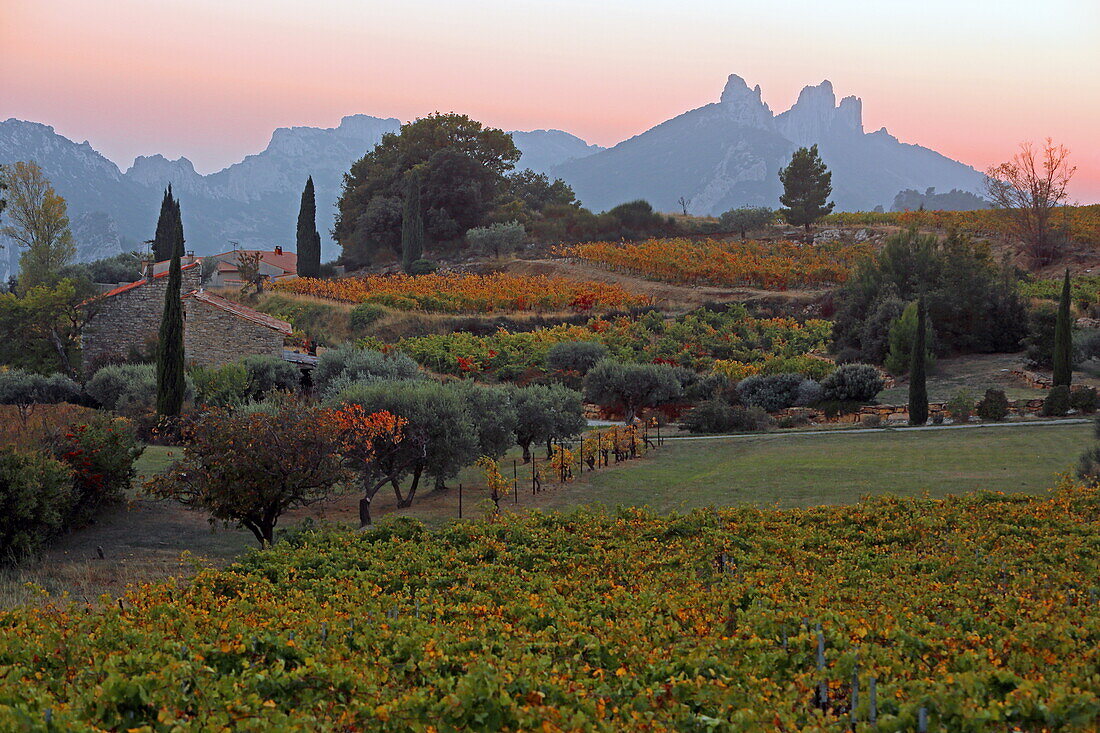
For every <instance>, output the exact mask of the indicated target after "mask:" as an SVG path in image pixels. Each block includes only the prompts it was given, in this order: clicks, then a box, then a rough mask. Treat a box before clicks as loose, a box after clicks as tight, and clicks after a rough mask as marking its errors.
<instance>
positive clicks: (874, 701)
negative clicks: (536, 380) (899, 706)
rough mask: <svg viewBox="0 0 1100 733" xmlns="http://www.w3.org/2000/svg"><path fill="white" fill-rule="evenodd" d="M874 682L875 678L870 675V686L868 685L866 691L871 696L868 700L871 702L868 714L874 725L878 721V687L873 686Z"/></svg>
mask: <svg viewBox="0 0 1100 733" xmlns="http://www.w3.org/2000/svg"><path fill="white" fill-rule="evenodd" d="M876 682H877V680H876V679H875V678H874V677H872V678H871V687H870V690H868V692H869V694H870V697H871V700H870V702H871V714H870V722H871V725H874V724H875V723H877V722H878V688H877V687H876V686H875V683H876Z"/></svg>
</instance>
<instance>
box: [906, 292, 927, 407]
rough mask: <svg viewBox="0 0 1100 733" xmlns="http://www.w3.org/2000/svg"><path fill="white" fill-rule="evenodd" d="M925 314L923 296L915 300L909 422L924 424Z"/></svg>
mask: <svg viewBox="0 0 1100 733" xmlns="http://www.w3.org/2000/svg"><path fill="white" fill-rule="evenodd" d="M927 330H928V326H927V314H926V313H925V307H924V298H921V299H920V300H918V301H917V332H916V334H915V335H914V338H913V351H912V353H911V354H910V358H911V361H910V362H909V424H910V425H924V423H926V422H928V384H927V375H926V373H925V372H926V368H927V363H926V361H925V359H926V357H925V350H926V346H925V336H926V334H927Z"/></svg>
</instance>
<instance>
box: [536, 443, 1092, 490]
mask: <svg viewBox="0 0 1100 733" xmlns="http://www.w3.org/2000/svg"><path fill="white" fill-rule="evenodd" d="M1094 440H1095V439H1094V438H1093V427H1092V425H1085V424H1066V425H1056V426H1038V425H1036V426H1028V427H990V428H978V429H968V430H943V431H925V432H884V433H844V432H838V433H837V434H835V435H806V436H798V435H790V434H788V435H783V434H770V435H762V436H759V437H751V438H725V439H715V440H695V441H668V442H666V443H665V446H664V447H663V448H661V449H660V450H659V451H657V452H655V453H652V454H651V457H649V458H647V459H645V460H641V461H636V462H633V463H630V464H624V465H621V466H619V467H615V468H613V469H612V470H604V471H600V472H594V473H586V474H584V478H583V479H582V480H580V481H579V482H577V483H576V484H572V485H568V486H565V487H562V488H556V489H553V490H552V491H550V492H547V493H546V494H544V499H543V501H541V502H539V503H540V504H541V505H543V506H544V507H545V508H548V509H549V508H563V507H568V506H574V505H578V504H585V503H592V502H598V503H603V504H607V505H609V506H616V505H619V504H626V505H649V506H652V507H653V508H655V509H658V510H661V511H669V510H673V509H689V508H693V507H702V506H711V505H715V506H731V505H736V504H778V505H779V506H783V507H801V506H812V505H816V504H849V503H852V502H855V501H857V500H858V499H859V498H860V497H861V496H865V495H867V494H882V493H894V494H899V495H909V496H920V495H923V494H928V495H929V496H933V497H940V496H945V495H947V494H958V493H963V492H967V491H975V490H979V489H988V490H994V491H1006V492H1016V491H1025V492H1041V491H1044V490H1046V489H1048V488H1050V487H1052V486H1053V485H1054V484H1055V482H1056V481H1057V475H1058V474H1059V473H1066V472H1072V471H1073V468H1074V465H1075V463H1076V460H1077V457H1078V456H1079V455H1080V454H1081V452H1082V451H1084V450H1085V448H1087V447H1088V446H1089V445H1091V444H1092V443H1093V442H1094Z"/></svg>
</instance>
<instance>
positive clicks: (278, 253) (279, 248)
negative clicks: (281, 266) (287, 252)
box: [275, 244, 283, 255]
mask: <svg viewBox="0 0 1100 733" xmlns="http://www.w3.org/2000/svg"><path fill="white" fill-rule="evenodd" d="M282 253H283V248H282V247H280V246H279V245H277V244H276V245H275V254H277V255H281V254H282Z"/></svg>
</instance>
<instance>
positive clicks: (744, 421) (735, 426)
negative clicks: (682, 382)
mask: <svg viewBox="0 0 1100 733" xmlns="http://www.w3.org/2000/svg"><path fill="white" fill-rule="evenodd" d="M774 425H775V421H774V420H772V418H771V416H770V415H768V413H766V412H765V411H764V410H762V409H760V408H759V407H738V406H732V405H729V404H726V403H725V402H723V401H721V400H706V401H704V402H701V403H699V405H698V406H696V407H695V408H694V409H692V410H691V411H690V412H688V413H687V414H686V415H684V418H683V421H682V422H681V423H680V427H682V428H683V429H684V430H687V431H689V432H692V433H733V432H749V433H751V432H760V431H766V430H770V429H771V428H772V427H774Z"/></svg>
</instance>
